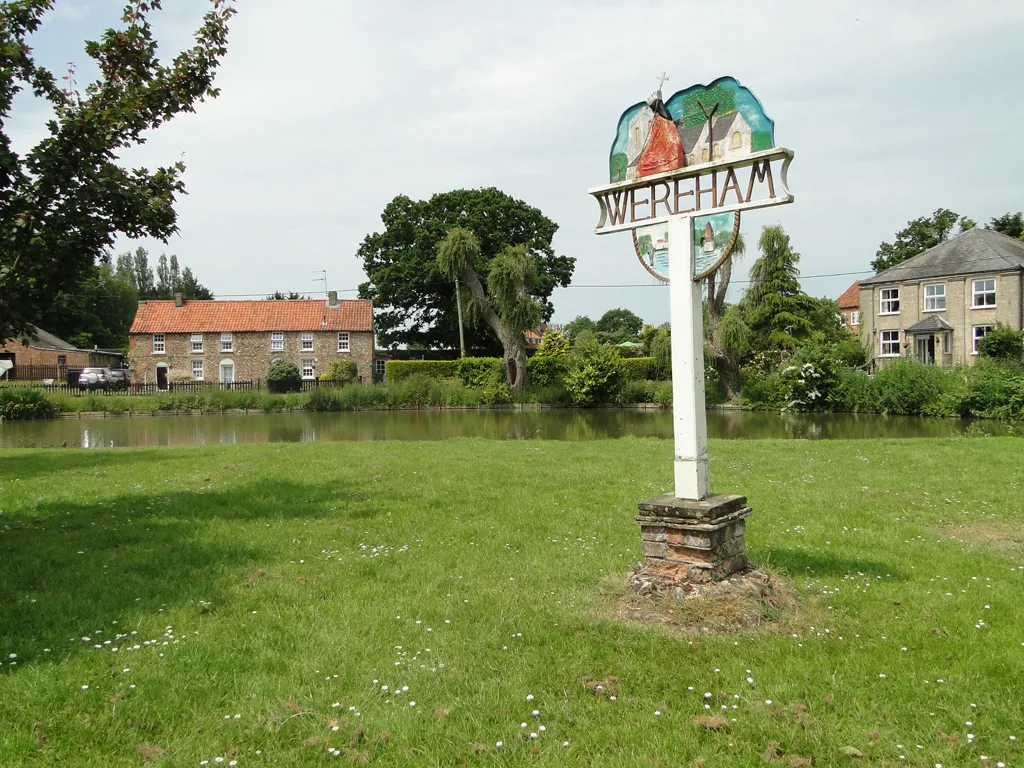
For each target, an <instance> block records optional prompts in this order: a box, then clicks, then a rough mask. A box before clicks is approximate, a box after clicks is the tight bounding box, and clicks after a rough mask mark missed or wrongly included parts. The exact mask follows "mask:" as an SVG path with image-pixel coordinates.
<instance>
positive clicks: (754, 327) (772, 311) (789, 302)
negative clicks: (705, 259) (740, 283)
mask: <svg viewBox="0 0 1024 768" xmlns="http://www.w3.org/2000/svg"><path fill="white" fill-rule="evenodd" d="M758 247H759V248H760V250H761V258H759V259H758V260H757V261H756V262H754V266H753V267H752V268H751V270H750V279H751V283H752V284H751V286H750V289H749V290H748V291H747V293H746V295H745V296H744V297H743V300H742V302H741V307H742V309H743V314H744V315H745V318H744V319H745V321H746V325H747V326H749V328H750V331H751V337H752V339H753V340H754V343H755V345H756V346H758V347H760V348H762V349H767V348H771V349H793V348H794V347H796V346H797V344H798V342H799V340H801V339H806V338H808V337H809V336H810V335H811V332H812V331H813V330H814V324H813V321H812V320H811V317H810V315H811V312H812V304H811V302H810V300H809V297H808V296H807V294H805V293H804V292H803V291H802V290H800V281H799V278H798V275H799V270H798V269H797V266H796V265H797V262H798V261H799V260H800V256H799V254H797V253H795V252H794V251H793V250H792V248H790V245H789V235H787V234H786V233H785V232H784V231H783V229H782V227H778V226H775V227H768V226H766V227H765V228H764V229H763V230H762V232H761V239H760V241H759V242H758Z"/></svg>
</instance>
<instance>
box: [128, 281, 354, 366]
mask: <svg viewBox="0 0 1024 768" xmlns="http://www.w3.org/2000/svg"><path fill="white" fill-rule="evenodd" d="M373 349H374V339H373V306H372V305H371V304H370V302H369V301H364V300H362V299H358V300H343V301H338V295H337V293H336V292H334V291H331V292H330V293H329V294H328V298H327V301H326V302H325V301H320V300H316V299H301V300H295V301H287V300H286V301H274V300H264V301H193V300H186V299H184V298H183V297H182V296H180V295H179V296H176V297H175V298H174V299H173V300H159V301H140V302H139V308H138V310H136V312H135V321H134V322H133V323H132V327H131V331H130V332H129V341H128V351H129V352H128V354H129V360H130V364H131V372H132V380H133V381H135V382H137V383H150V384H153V383H155V384H157V385H160V386H165V385H166V383H167V382H168V381H171V380H174V381H183V380H185V381H213V382H220V383H230V382H235V381H247V380H253V379H265V378H266V377H267V369H268V368H269V367H270V364H271V363H272V362H274V361H275V360H288V361H290V362H293V363H295V365H296V366H298V368H299V371H300V372H301V374H302V378H303V379H315V378H317V377H319V376H320V375H321V374H323V373H325V372H326V371H327V367H328V366H329V365H330V364H331V362H333V361H334V360H339V359H347V360H353V361H355V363H356V367H357V368H358V371H359V377H360V380H361V381H364V382H367V383H369V382H371V381H372V380H373Z"/></svg>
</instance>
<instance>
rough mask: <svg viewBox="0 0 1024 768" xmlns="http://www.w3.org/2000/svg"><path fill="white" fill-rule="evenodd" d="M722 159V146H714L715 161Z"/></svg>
mask: <svg viewBox="0 0 1024 768" xmlns="http://www.w3.org/2000/svg"><path fill="white" fill-rule="evenodd" d="M721 157H722V144H721V143H718V144H715V159H716V160H718V159H719V158H721Z"/></svg>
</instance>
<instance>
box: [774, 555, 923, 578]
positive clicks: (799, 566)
mask: <svg viewBox="0 0 1024 768" xmlns="http://www.w3.org/2000/svg"><path fill="white" fill-rule="evenodd" d="M764 565H766V566H768V567H770V568H772V569H774V570H777V571H779V570H781V571H785V572H786V573H788V574H789V575H790V576H804V575H808V574H809V575H813V576H853V575H856V574H858V573H862V574H864V575H865V576H872V577H874V576H883V577H885V578H890V579H898V580H901V581H902V580H903V579H904V578H905V577H904V576H903V574H902V573H901V572H900V571H899V569H896V568H893V567H892V566H891V565H886V564H885V563H881V562H878V561H876V560H867V559H864V558H858V559H856V560H853V559H850V558H848V557H837V556H834V555H828V554H819V553H816V552H808V551H806V550H800V549H771V550H769V551H768V553H767V558H766V562H765V563H764Z"/></svg>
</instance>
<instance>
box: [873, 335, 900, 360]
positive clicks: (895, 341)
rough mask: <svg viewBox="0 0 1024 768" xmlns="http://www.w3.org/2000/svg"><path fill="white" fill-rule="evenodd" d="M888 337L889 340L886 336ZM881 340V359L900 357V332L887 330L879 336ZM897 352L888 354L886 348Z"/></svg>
mask: <svg viewBox="0 0 1024 768" xmlns="http://www.w3.org/2000/svg"><path fill="white" fill-rule="evenodd" d="M887 335H888V338H886V336H887ZM878 340H879V355H878V356H879V357H899V356H900V332H899V330H897V329H892V328H887V329H886V330H884V331H881V332H880V333H879V334H878ZM887 346H888V347H889V348H890V349H894V350H896V351H895V352H886V351H885V349H886V347H887Z"/></svg>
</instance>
